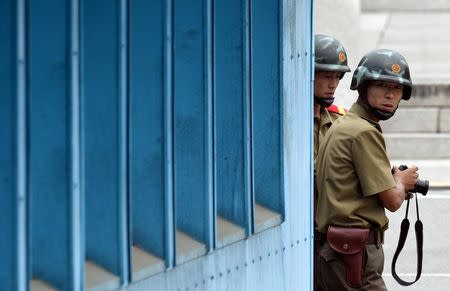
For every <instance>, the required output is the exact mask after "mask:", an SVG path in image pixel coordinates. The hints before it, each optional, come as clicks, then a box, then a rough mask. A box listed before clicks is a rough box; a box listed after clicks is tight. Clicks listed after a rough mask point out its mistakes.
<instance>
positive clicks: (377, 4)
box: [361, 0, 450, 11]
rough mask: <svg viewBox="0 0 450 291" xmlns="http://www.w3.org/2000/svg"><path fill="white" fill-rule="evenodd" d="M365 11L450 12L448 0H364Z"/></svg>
mask: <svg viewBox="0 0 450 291" xmlns="http://www.w3.org/2000/svg"><path fill="white" fill-rule="evenodd" d="M361 9H362V10H363V11H443V10H450V1H447V0H433V1H423V0H396V1H392V0H378V1H373V0H362V1H361Z"/></svg>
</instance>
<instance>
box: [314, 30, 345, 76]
mask: <svg viewBox="0 0 450 291" xmlns="http://www.w3.org/2000/svg"><path fill="white" fill-rule="evenodd" d="M314 46H315V48H314V50H315V56H314V70H316V71H333V72H342V74H341V78H342V77H343V76H344V74H345V73H346V72H350V68H349V66H348V65H347V53H346V52H345V49H344V47H343V46H342V44H341V43H340V42H339V41H338V40H337V39H335V38H333V37H331V36H328V35H322V34H317V35H316V36H315V43H314Z"/></svg>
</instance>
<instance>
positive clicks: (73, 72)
mask: <svg viewBox="0 0 450 291" xmlns="http://www.w3.org/2000/svg"><path fill="white" fill-rule="evenodd" d="M68 18H69V23H70V40H69V44H70V47H69V49H70V58H69V60H70V61H69V71H70V73H69V76H70V84H69V95H70V112H69V116H70V119H69V128H70V137H69V140H70V186H69V191H70V196H71V232H72V233H71V237H70V238H71V252H72V255H71V256H72V258H73V262H72V268H71V273H72V278H73V284H72V288H73V290H82V289H83V287H82V286H84V261H85V252H84V210H83V209H84V199H83V197H82V191H81V158H80V154H81V138H80V119H81V116H80V115H81V111H80V109H81V108H80V44H79V40H80V31H79V29H80V9H79V0H71V1H70V13H69V15H68Z"/></svg>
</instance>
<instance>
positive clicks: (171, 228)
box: [164, 0, 175, 268]
mask: <svg viewBox="0 0 450 291" xmlns="http://www.w3.org/2000/svg"><path fill="white" fill-rule="evenodd" d="M164 16H165V21H164V40H165V41H164V209H165V211H166V213H165V218H164V224H165V226H166V229H165V256H166V266H167V267H169V268H172V267H173V266H174V265H175V214H174V211H175V201H174V186H173V184H174V181H173V179H174V176H173V167H174V159H173V156H174V154H173V0H166V1H165V3H164Z"/></svg>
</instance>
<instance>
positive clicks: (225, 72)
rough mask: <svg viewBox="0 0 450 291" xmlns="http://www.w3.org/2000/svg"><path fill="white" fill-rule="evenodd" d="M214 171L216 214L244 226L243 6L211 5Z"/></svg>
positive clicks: (236, 0)
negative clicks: (212, 8)
mask: <svg viewBox="0 0 450 291" xmlns="http://www.w3.org/2000/svg"><path fill="white" fill-rule="evenodd" d="M214 3H215V4H214V61H215V67H214V85H215V167H216V189H217V190H216V191H217V212H218V214H219V215H221V216H223V217H225V218H227V219H229V220H231V221H233V222H235V223H237V224H239V225H241V226H248V224H249V221H248V215H249V213H248V210H247V207H246V206H247V204H248V202H247V200H248V198H247V194H248V193H246V181H245V178H246V176H247V175H246V171H245V167H246V166H248V165H246V163H245V160H246V142H248V140H246V139H245V134H246V133H247V132H246V129H245V127H246V126H247V124H246V120H245V119H244V116H245V115H246V113H245V110H246V109H247V108H246V106H245V103H246V102H247V100H246V92H245V90H246V87H245V86H246V84H245V79H244V78H245V68H246V67H245V58H246V56H247V55H246V53H245V49H244V48H245V45H246V41H245V39H244V36H245V33H244V29H245V28H244V20H245V18H244V16H245V10H244V6H245V5H244V4H243V2H242V1H240V0H231V1H228V0H216V1H215V2H214Z"/></svg>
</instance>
